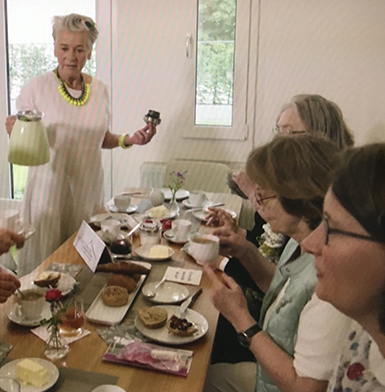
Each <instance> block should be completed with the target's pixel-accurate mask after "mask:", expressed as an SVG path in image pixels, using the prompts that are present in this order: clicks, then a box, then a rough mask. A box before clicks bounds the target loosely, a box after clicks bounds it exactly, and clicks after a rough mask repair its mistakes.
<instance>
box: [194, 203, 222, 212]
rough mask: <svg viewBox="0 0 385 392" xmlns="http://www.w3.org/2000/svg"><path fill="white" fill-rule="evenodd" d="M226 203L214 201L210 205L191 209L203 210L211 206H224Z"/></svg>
mask: <svg viewBox="0 0 385 392" xmlns="http://www.w3.org/2000/svg"><path fill="white" fill-rule="evenodd" d="M224 205H225V203H214V204H209V205H205V206H201V207H195V208H191V209H190V211H192V212H195V211H200V210H203V209H204V208H206V207H207V208H210V207H223V206H224Z"/></svg>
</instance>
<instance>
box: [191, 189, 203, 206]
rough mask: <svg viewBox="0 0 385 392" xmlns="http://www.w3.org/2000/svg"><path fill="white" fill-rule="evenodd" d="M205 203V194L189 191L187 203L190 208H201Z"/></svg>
mask: <svg viewBox="0 0 385 392" xmlns="http://www.w3.org/2000/svg"><path fill="white" fill-rule="evenodd" d="M205 201H206V193H205V192H203V191H191V192H190V196H189V202H190V205H191V206H192V207H201V206H202V205H203V204H204V202H205Z"/></svg>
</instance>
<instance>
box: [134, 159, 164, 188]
mask: <svg viewBox="0 0 385 392" xmlns="http://www.w3.org/2000/svg"><path fill="white" fill-rule="evenodd" d="M165 174H166V164H165V163H164V162H143V163H142V164H141V166H140V187H141V188H162V187H163V182H164V177H165Z"/></svg>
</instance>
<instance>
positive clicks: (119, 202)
mask: <svg viewBox="0 0 385 392" xmlns="http://www.w3.org/2000/svg"><path fill="white" fill-rule="evenodd" d="M114 204H115V206H116V208H117V209H118V210H119V211H126V210H127V208H128V207H129V206H130V204H131V197H130V196H129V195H117V196H115V197H114Z"/></svg>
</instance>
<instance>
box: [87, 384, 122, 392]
mask: <svg viewBox="0 0 385 392" xmlns="http://www.w3.org/2000/svg"><path fill="white" fill-rule="evenodd" d="M91 392H125V390H124V389H122V388H120V387H118V386H117V385H107V384H105V385H99V386H98V387H96V388H95V389H93V390H92V391H91Z"/></svg>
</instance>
